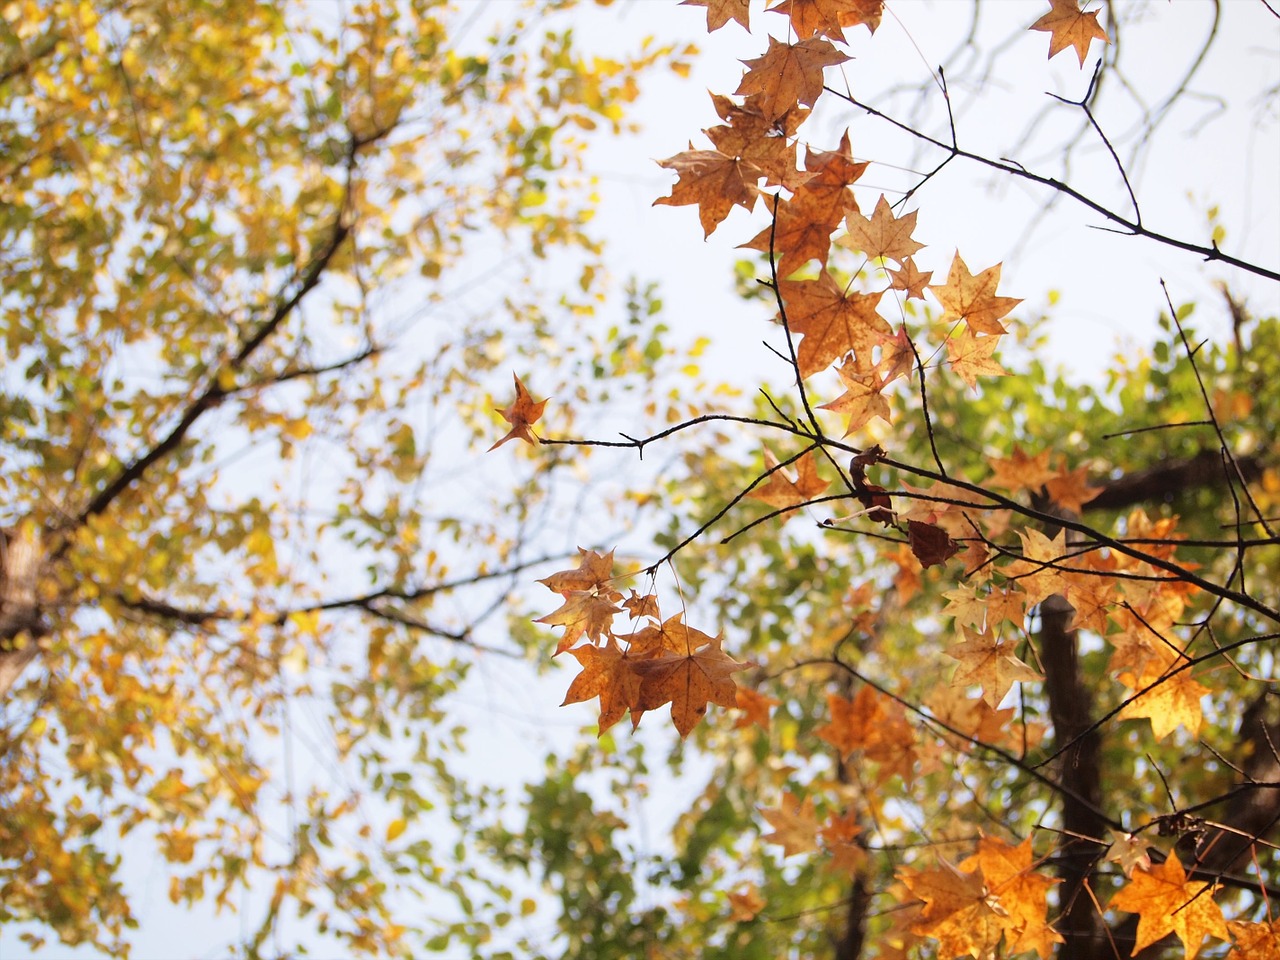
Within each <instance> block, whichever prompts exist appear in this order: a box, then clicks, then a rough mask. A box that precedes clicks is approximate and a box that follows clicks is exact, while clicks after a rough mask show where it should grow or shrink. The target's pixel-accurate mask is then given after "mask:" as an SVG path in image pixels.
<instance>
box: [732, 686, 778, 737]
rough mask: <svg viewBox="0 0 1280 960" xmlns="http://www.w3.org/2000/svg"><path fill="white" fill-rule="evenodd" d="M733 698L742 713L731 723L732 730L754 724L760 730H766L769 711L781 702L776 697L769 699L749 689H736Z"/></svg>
mask: <svg viewBox="0 0 1280 960" xmlns="http://www.w3.org/2000/svg"><path fill="white" fill-rule="evenodd" d="M735 696H736V697H737V699H738V709H739V710H741V711H742V716H740V717H739V718H738V719H737V720H735V721H734V722H733V726H734V728H735V729H738V728H741V727H749V726H751V724H753V723H754V724H756V725H757V726H759V727H760V728H761V729H762V730H768V729H769V711H770V710H771V709H772V708H774V707H776V706H777V705H778V704H780V703H781V702H782V701H781V700H779V699H778V698H777V697H770V696H768V695H766V694H763V693H760V692H759V691H757V690H752V689H751V688H750V687H738V688H737V693H736V694H735Z"/></svg>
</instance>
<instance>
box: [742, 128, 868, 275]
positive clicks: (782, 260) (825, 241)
mask: <svg viewBox="0 0 1280 960" xmlns="http://www.w3.org/2000/svg"><path fill="white" fill-rule="evenodd" d="M804 162H805V172H806V174H807V176H806V178H805V180H804V182H803V183H802V184H800V185H799V186H797V187H796V189H795V193H794V195H793V196H792V198H791V199H790V200H780V201H775V203H774V219H773V223H771V224H770V225H769V226H768V227H766V228H765V229H763V230H761V231H760V232H759V233H758V234H756V235H755V236H754V237H752V238H751V239H750V240H748V241H747V242H746V243H744V244H742V247H744V248H746V249H750V250H759V251H760V252H761V253H769V252H770V251H772V252H773V253H774V254H775V255H776V256H777V264H778V274H779V275H780V276H784V277H785V276H789V275H790V274H792V273H795V272H796V270H797V269H799V268H800V267H801V266H803V265H804V264H805V263H806V262H807V261H809V260H819V261H820V262H821V263H822V264H823V266H825V265H826V262H827V255H828V253H829V251H830V248H831V232H832V231H833V230H834V229H835V228H836V227H837V226H838V225H839V224H840V221H841V220H842V219H843V218H844V216H845V214H846V213H847V212H849V211H850V210H852V211H854V212H855V213H856V211H857V209H858V202H857V200H856V199H854V195H853V191H852V190H850V189H849V185H850V184H852V183H854V182H855V181H856V180H857V179H858V178H859V177H861V176H862V174H863V171H865V170H866V169H867V166H868V164H866V163H858V162H856V161H855V160H854V159H853V153H852V151H851V149H850V146H849V131H847V130H846V131H845V132H844V135H843V136H842V137H841V138H840V144H839V146H838V147H837V149H835V150H831V151H824V150H815V149H812V148H811V149H810V150H809V151H808V152H807V153H806V154H805V161H804Z"/></svg>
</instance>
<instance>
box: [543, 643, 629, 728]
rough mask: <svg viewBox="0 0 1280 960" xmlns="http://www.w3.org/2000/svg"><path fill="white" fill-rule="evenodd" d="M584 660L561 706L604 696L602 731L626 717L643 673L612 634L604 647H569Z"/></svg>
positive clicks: (580, 659)
mask: <svg viewBox="0 0 1280 960" xmlns="http://www.w3.org/2000/svg"><path fill="white" fill-rule="evenodd" d="M569 653H570V655H571V656H573V657H574V658H576V659H577V661H578V663H580V664H582V672H581V673H579V674H578V675H577V676H576V677H574V678H573V683H571V684H569V690H568V692H567V693H566V694H565V695H564V702H563V703H561V704H560V706H562V707H563V706H565V705H567V704H570V703H581V702H582V701H583V700H590V699H591V698H592V697H599V698H600V726H599V734H597V735H598V736H599V735H603V734H604V732H605V731H606V730H608V729H609V728H610V727H612V726H613V725H614V724H615V723H617V722H618V721H619V720H621V719H622V715H623V714H624V713H626V712H627V711H628V710H629V709H631V707H633V706H634V705H635V703H636V699H637V698H638V697H639V696H640V677H639V676H638V675H637V674H636V673H635V672H634V671H633V670H632V669H631V666H632V664H631V662H630V660H629V659H628V657H627V655H626V654H625V653H623V652H622V650H621V649H620V648H619V647H618V645H617V643H616V642H615V641H614V639H613V637H609V638H608V640H607V641H606V642H605V645H604V646H602V647H597V646H594V645H592V644H583V645H582V646H580V647H574V648H573V649H572V650H570V651H569Z"/></svg>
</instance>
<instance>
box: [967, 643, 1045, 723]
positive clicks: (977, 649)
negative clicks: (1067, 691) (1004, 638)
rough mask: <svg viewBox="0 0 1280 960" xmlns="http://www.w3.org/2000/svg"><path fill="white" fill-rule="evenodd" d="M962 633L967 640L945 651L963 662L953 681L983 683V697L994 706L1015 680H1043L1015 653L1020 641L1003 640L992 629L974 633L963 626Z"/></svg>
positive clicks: (997, 705)
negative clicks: (991, 631) (1017, 642)
mask: <svg viewBox="0 0 1280 960" xmlns="http://www.w3.org/2000/svg"><path fill="white" fill-rule="evenodd" d="M960 632H961V635H962V636H964V637H965V640H964V641H963V642H961V643H958V644H956V645H955V646H953V647H951V648H949V649H948V650H946V651H944V652H945V653H946V655H947V656H949V657H952V658H953V659H956V660H959V661H960V666H958V667H957V668H956V673H955V676H954V677H952V678H951V682H952V683H953V684H956V685H959V684H970V683H978V684H981V686H982V699H983V700H985V701H986V702H987V703H988V705H990V706H991V707H992V708H993V709H994V708H996V707H999V706H1000V701H1001V700H1003V699H1004V696H1005V694H1006V693H1008V692H1009V688H1010V687H1012V686H1013V685H1014V683H1016V682H1019V681H1034V680H1043V679H1044V678H1043V677H1042V676H1040V674H1038V673H1037V672H1036V671H1035V670H1032V669H1031V668H1030V667H1029V666H1027V665H1026V664H1025V663H1023V662H1022V661H1021V660H1019V659H1018V658H1017V656H1015V655H1014V652H1013V651H1014V649H1015V648H1016V647H1017V644H1015V643H1003V642H1001V641H1000V640H998V639H996V638H995V637H994V636H992V634H991V633H990V632H985V633H980V634H979V633H974V632H973V631H971V630H970V629H969V628H967V627H961V628H960Z"/></svg>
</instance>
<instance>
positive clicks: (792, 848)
mask: <svg viewBox="0 0 1280 960" xmlns="http://www.w3.org/2000/svg"><path fill="white" fill-rule="evenodd" d="M760 815H761V816H762V817H764V818H765V819H766V820H768V821H769V826H771V827H773V832H772V833H766V834H764V835H763V836H762V837H761V838H760V839H761V840H762V841H763V842H764V843H776V844H778V845H779V846H780V847H782V855H783V856H784V857H790V856H792V855H794V854H797V853H809V852H810V851H813V850H817V849H818V820H817V817H816V816H815V815H814V812H813V797H805V799H804V802H803V803H801V802H800V801H798V800H797V799H796V798H795V797H793V796H792V795H791V794H789V793H788V794H784V795H783V797H782V803H781V804H780V805H779V806H778V807H776V808H773V809H766V808H764V807H761V808H760Z"/></svg>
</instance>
